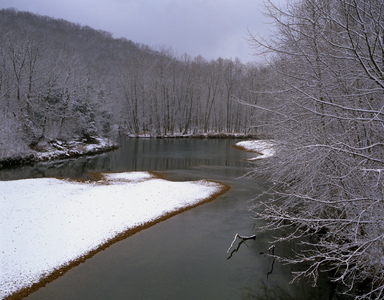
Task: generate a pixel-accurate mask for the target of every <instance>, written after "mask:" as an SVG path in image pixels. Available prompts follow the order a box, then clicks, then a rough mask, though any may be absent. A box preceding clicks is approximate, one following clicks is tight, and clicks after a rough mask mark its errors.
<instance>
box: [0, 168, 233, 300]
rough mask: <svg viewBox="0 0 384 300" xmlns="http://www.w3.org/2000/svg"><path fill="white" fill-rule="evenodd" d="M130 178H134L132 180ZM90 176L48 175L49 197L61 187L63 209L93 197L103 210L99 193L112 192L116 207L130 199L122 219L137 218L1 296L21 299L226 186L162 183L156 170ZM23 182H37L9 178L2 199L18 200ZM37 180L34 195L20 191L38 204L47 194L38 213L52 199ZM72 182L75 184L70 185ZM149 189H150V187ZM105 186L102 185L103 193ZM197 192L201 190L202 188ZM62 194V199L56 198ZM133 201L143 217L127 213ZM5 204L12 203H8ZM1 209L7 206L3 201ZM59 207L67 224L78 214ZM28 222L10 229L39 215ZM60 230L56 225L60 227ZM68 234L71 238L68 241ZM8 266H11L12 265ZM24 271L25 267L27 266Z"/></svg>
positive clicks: (214, 195)
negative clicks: (51, 187) (51, 183)
mask: <svg viewBox="0 0 384 300" xmlns="http://www.w3.org/2000/svg"><path fill="white" fill-rule="evenodd" d="M136 174H137V175H136ZM136 177H137V178H138V179H136ZM95 178H98V180H97V181H96V182H78V181H65V180H64V181H63V180H61V181H59V182H57V183H56V181H57V179H53V180H55V181H54V189H55V191H56V195H55V199H56V198H57V197H58V196H59V195H60V191H61V190H63V191H67V192H66V193H69V194H70V195H69V196H65V195H64V194H61V196H60V197H61V201H60V203H66V202H68V204H67V205H64V207H71V206H73V205H77V204H79V201H83V202H81V203H83V204H82V205H86V203H88V202H89V201H90V202H89V203H94V202H95V201H96V200H99V201H101V200H102V203H101V204H102V205H101V206H100V205H99V206H100V207H101V208H103V210H105V209H107V207H106V206H105V204H103V203H104V202H105V201H107V202H108V203H109V202H111V200H110V199H109V200H108V199H106V198H108V197H103V195H112V194H113V195H114V199H115V200H113V201H115V202H116V201H117V202H118V203H120V204H118V205H123V203H124V202H125V203H126V201H128V202H130V201H131V200H133V202H132V203H131V204H126V205H128V206H129V207H130V208H129V209H128V211H127V212H131V214H132V213H133V215H132V217H129V218H128V217H127V215H126V213H124V214H123V219H127V220H128V219H130V221H129V222H131V223H132V220H133V221H134V220H135V219H137V218H139V219H137V220H136V221H134V222H133V223H132V224H133V225H128V227H126V229H125V230H123V231H121V232H116V233H115V229H113V230H112V231H113V235H111V236H110V237H108V235H107V236H106V235H103V238H102V239H101V241H100V242H99V243H98V244H97V246H96V247H93V248H91V249H90V250H87V251H86V252H84V253H83V254H82V255H80V256H77V257H76V258H73V259H70V260H68V261H66V262H65V263H62V264H60V265H55V266H54V267H53V269H50V270H49V271H48V269H47V271H46V274H45V272H43V273H41V274H40V279H39V280H38V281H35V282H31V284H27V285H26V286H25V287H21V288H20V289H18V290H16V291H14V292H12V293H11V294H8V295H6V296H5V297H4V298H3V299H12V300H13V299H22V298H24V297H26V296H27V295H29V294H31V293H32V292H34V291H36V290H38V289H39V288H41V287H43V286H45V285H46V284H47V283H49V282H51V281H53V280H55V279H56V278H58V277H60V276H62V275H64V274H65V273H66V272H67V271H69V270H70V269H72V268H73V267H75V266H77V265H79V264H81V263H82V262H85V261H86V260H87V259H88V258H90V257H92V256H94V255H95V254H97V253H98V252H100V251H103V250H105V249H106V248H108V247H109V246H111V245H112V244H114V243H116V242H118V241H121V240H123V239H125V238H127V237H129V236H132V235H133V234H135V233H137V232H139V231H141V230H144V229H146V228H149V227H151V226H153V225H155V224H157V223H159V222H161V221H164V220H167V219H169V218H171V217H173V216H175V215H177V214H180V213H182V212H184V211H187V210H189V209H192V208H194V207H197V206H199V205H202V204H204V203H207V202H210V201H212V200H214V199H216V198H217V197H218V196H220V195H222V194H223V193H225V192H226V191H228V189H229V187H228V186H226V185H224V184H221V183H218V182H214V181H205V180H199V181H191V182H173V181H167V180H165V179H162V178H161V176H160V175H158V174H156V173H148V172H128V173H109V174H108V173H107V174H105V173H104V174H100V176H95ZM43 180H51V179H43ZM132 180H133V181H132ZM137 180H138V181H137ZM28 182H31V183H32V184H38V182H40V181H38V180H36V179H34V180H27V181H24V182H22V181H20V180H19V181H17V182H14V183H15V184H17V187H16V188H13V189H10V190H9V192H7V193H6V194H5V197H6V198H7V199H8V200H7V201H8V202H9V201H11V200H12V199H21V198H20V195H19V194H20V193H19V192H18V191H22V189H21V188H20V187H19V185H21V186H23V185H25V184H27V183H28ZM60 182H61V183H60ZM4 184H5V185H4V186H3V188H5V189H6V190H8V189H9V188H10V186H12V184H13V183H12V182H5V183H4ZM42 184H43V185H42V186H41V187H40V188H37V186H35V187H36V188H35V189H34V190H38V192H36V193H35V196H30V194H31V191H32V190H31V189H28V190H26V191H25V193H27V194H25V193H24V194H25V195H28V196H29V197H31V199H30V200H28V199H27V200H26V201H27V202H28V203H30V202H31V201H32V200H34V199H36V200H37V199H38V203H40V202H41V200H40V199H44V198H45V196H44V195H50V196H49V197H48V202H47V200H45V202H44V201H43V202H42V203H41V205H40V204H39V205H32V207H36V206H39V207H40V209H39V215H40V214H42V213H43V212H41V208H46V207H47V206H46V205H44V203H45V204H48V206H51V205H53V202H51V201H49V199H51V198H52V196H51V195H52V193H50V192H49V191H50V190H49V191H48V192H45V193H44V191H42V189H41V188H43V187H44V186H46V184H45V183H42ZM57 184H59V185H57ZM62 184H64V185H65V187H64V189H63V188H62V187H60V185H62ZM40 185H41V183H40ZM48 185H49V183H48ZM67 185H68V187H67ZM73 185H74V186H75V187H73ZM78 185H80V188H79V187H77V186H78ZM138 185H141V186H142V187H141V188H140V187H138ZM150 187H153V189H152V188H150ZM73 189H74V190H73ZM94 189H96V190H95V191H94V192H92V191H93V190H94ZM105 189H107V192H106V190H105ZM132 189H133V190H132ZM135 189H136V192H134V190H135ZM137 189H138V190H137ZM72 190H73V191H72ZM84 190H86V191H87V190H89V191H90V192H89V193H88V192H86V193H85V194H84ZM150 190H154V192H150ZM185 190H189V191H190V193H187V194H188V195H186V194H185V193H184V192H185ZM203 190H204V191H205V192H203ZM71 191H72V193H71ZM77 191H78V192H79V193H80V195H78V196H74V194H73V192H76V193H77ZM103 191H104V192H103ZM138 191H141V192H140V193H141V194H143V193H144V195H141V194H140V196H139V194H137V192H138ZM159 192H161V194H159ZM14 193H16V194H14ZM127 193H128V194H127ZM153 193H155V194H156V197H155V196H154V194H153ZM194 193H197V194H196V195H195V196H191V195H194ZM12 195H13V196H12ZM95 195H97V196H96V197H98V198H99V199H94V197H95ZM119 195H121V196H119ZM171 195H173V196H171ZM202 195H205V196H202ZM15 197H16V198H15ZM62 197H64V198H63V199H62ZM68 197H69V198H68ZM73 197H74V198H73ZM159 197H160V198H159ZM170 197H171V198H170ZM22 198H24V197H22ZM27 198H28V197H27ZM100 198H102V199H101V200H100ZM136 198H137V199H136ZM87 199H88V200H87ZM161 199H163V200H161ZM172 199H173V200H172ZM160 200H161V201H160ZM19 201H20V200H17V203H18V202H19ZM39 201H40V202H39ZM84 201H85V202H84ZM99 201H96V203H94V204H93V205H92V206H95V205H96V206H97V203H98V202H99ZM137 201H139V202H140V203H141V206H143V205H144V208H145V207H147V209H145V216H146V217H144V219H143V218H142V217H143V216H142V214H143V212H142V207H141V208H140V209H141V210H140V209H139V208H138V211H137V212H136V213H135V212H132V209H134V207H138V206H137ZM159 201H160V202H159ZM164 201H166V202H164ZM8 202H7V203H8ZM32 202H33V201H32ZM115 202H114V203H115ZM156 202H157V204H156ZM10 203H12V201H11V202H10ZM55 203H56V201H55ZM71 203H72V204H71ZM115 204H117V203H115ZM159 204H160V206H159ZM54 205H61V204H54ZM124 205H125V204H124ZM132 205H133V206H132ZM164 205H166V206H164ZM19 206H20V205H19ZM19 206H18V208H17V210H16V211H18V212H19V211H20V208H21V207H19ZM7 207H9V205H8V206H7ZM22 207H23V209H24V210H25V211H26V213H27V215H28V216H31V214H32V215H33V214H34V213H33V209H32V208H31V207H29V208H26V207H24V205H23V206H22ZM54 207H56V206H54ZM60 207H61V206H57V209H58V210H59V211H60V215H63V214H64V215H66V218H65V220H69V221H71V222H70V223H74V222H77V221H76V220H77V219H78V218H76V216H75V215H74V216H73V218H72V217H71V218H69V216H70V215H71V212H68V211H67V212H66V211H62V209H59V208H60ZM156 207H157V208H156ZM165 207H168V208H165ZM89 208H91V207H89ZM36 209H37V208H36ZM109 209H110V208H108V209H107V211H105V212H104V213H102V214H101V215H106V216H108V214H110V212H109ZM31 210H32V211H31ZM46 210H47V209H45V210H44V211H46ZM51 210H52V208H48V212H49V211H51ZM12 211H15V210H12ZM75 211H76V214H78V213H79V212H80V211H79V210H75ZM87 211H88V210H87ZM91 211H92V210H91ZM121 211H122V209H119V212H117V211H116V210H115V211H114V212H113V215H112V218H108V219H109V220H110V221H114V220H116V218H118V217H119V216H118V214H119V213H121ZM123 211H124V209H123ZM135 211H136V210H135ZM52 212H53V211H52ZM57 213H58V212H57ZM72 213H74V212H72ZM43 214H44V213H43ZM68 214H69V215H68ZM88 214H90V213H88ZM6 215H7V216H9V217H10V218H11V216H12V214H10V213H7V214H6ZM27 215H25V216H27ZM48 215H49V213H48ZM91 215H92V216H93V217H92V220H93V218H94V216H95V215H98V213H97V214H95V212H93V213H91ZM148 216H149V217H148ZM151 216H153V217H151ZM47 217H49V216H47V214H44V219H46V218H47ZM67 217H68V219H67ZM12 219H13V220H14V218H13V217H12ZM16 219H17V218H16ZM58 219H60V217H59V216H57V217H55V218H54V219H53V220H58ZM112 219H113V220H112ZM81 220H83V218H81ZM140 220H143V221H140ZM4 221H5V220H4ZM31 221H32V223H30V222H29V221H28V218H27V220H23V221H21V222H16V223H17V224H16V225H17V226H16V225H15V226H16V227H12V228H15V230H16V231H17V230H18V228H19V227H20V226H22V224H23V223H25V224H27V225H28V228H30V227H31V225H30V224H33V223H34V222H38V224H40V222H41V218H39V220H36V221H34V219H31ZM55 222H56V221H54V223H55ZM82 222H83V221H82ZM129 222H128V223H129ZM101 223H102V224H104V225H103V226H105V225H106V223H105V222H101ZM128 223H127V224H128ZM12 224H13V223H12ZM92 224H95V223H94V221H92ZM112 224H114V223H113V222H112V223H111V225H109V227H110V226H112V227H113V226H114V225H112ZM27 225H26V226H27ZM56 225H57V224H56ZM10 226H11V225H10ZM52 226H53V228H59V227H57V226H54V225H53V224H51V226H50V228H51V227H52ZM70 226H73V224H71V225H70ZM81 227H83V228H87V226H81ZM91 227H92V226H91ZM60 228H62V227H61V226H60ZM113 228H115V227H113ZM51 229H52V228H51ZM51 229H49V230H51ZM79 229H81V228H79ZM39 230H41V229H39ZM81 230H83V229H81ZM84 230H86V231H87V230H89V229H84ZM92 230H93V229H92ZM89 233H90V234H91V236H92V233H91V232H89ZM20 234H21V235H20V238H22V236H24V235H25V234H26V233H25V231H24V230H20ZM57 235H59V236H66V234H65V233H64V234H60V233H56V234H55V236H54V241H51V243H53V244H55V245H56V247H57V245H61V248H62V247H64V246H65V247H66V244H63V242H55V239H56V236H57ZM88 235H89V234H87V235H86V236H88ZM28 236H30V235H28ZM83 237H84V235H82V239H84V238H83ZM41 238H42V236H41V235H40V234H38V235H36V239H38V240H40V239H41ZM73 238H75V237H73ZM73 238H71V240H72V239H73ZM76 238H77V237H76ZM76 238H75V239H76ZM14 239H15V240H16V239H17V234H16V236H14V235H12V237H11V240H12V241H11V240H10V242H11V244H12V242H13V240H14ZM22 240H23V238H22ZM46 242H47V241H46ZM28 243H29V244H30V243H31V240H29V241H28ZM40 244H44V241H42V242H41V243H40V242H39V245H40ZM17 245H19V244H15V246H12V247H16V248H15V250H16V249H17V247H18V246H17ZM45 245H46V244H45ZM12 247H11V248H12ZM21 247H23V249H24V248H25V247H24V246H21ZM38 247H40V246H38ZM45 247H46V246H45ZM48 247H49V246H48ZM77 247H79V246H77ZM23 249H21V250H22V252H23V251H24V250H26V251H27V252H26V253H24V252H23V253H24V255H23V256H26V255H32V256H33V251H32V252H31V249H30V248H25V249H24V250H23ZM28 249H29V250H28ZM35 250H36V249H35ZM4 251H6V250H5V249H3V255H4ZM6 252H7V251H6ZM28 252H31V254H27V253H28ZM35 252H36V251H35ZM53 252H55V251H53ZM8 253H9V252H8ZM50 253H52V251H50ZM12 255H13V254H12ZM41 255H43V256H45V255H44V254H42V253H41V252H40V251H39V256H40V257H41ZM50 255H51V254H49V256H50ZM54 255H56V254H54ZM11 257H13V256H11ZM23 259H25V258H23ZM28 260H29V261H31V259H27V261H28ZM11 261H12V259H11ZM3 262H5V261H3ZM15 262H16V260H15ZM34 264H36V263H32V265H34ZM22 265H24V264H22ZM14 267H15V266H14ZM14 267H12V269H13V268H14ZM23 269H24V267H23ZM6 270H7V268H5V269H4V271H6ZM25 270H29V269H28V267H27V269H25ZM32 278H33V277H32ZM3 279H4V278H3ZM24 280H25V279H24ZM8 281H9V280H8ZM6 282H7V279H6ZM27 282H29V281H28V280H27V281H26V282H25V283H27ZM6 286H7V284H6V285H5V286H4V288H5V291H6V290H7V288H6ZM3 292H4V291H3Z"/></svg>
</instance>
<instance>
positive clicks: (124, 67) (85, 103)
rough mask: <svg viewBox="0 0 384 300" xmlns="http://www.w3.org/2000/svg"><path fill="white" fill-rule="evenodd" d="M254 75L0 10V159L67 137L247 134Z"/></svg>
mask: <svg viewBox="0 0 384 300" xmlns="http://www.w3.org/2000/svg"><path fill="white" fill-rule="evenodd" d="M262 73H263V70H262V68H261V67H258V66H256V65H252V64H247V65H244V64H242V63H240V62H239V61H238V60H227V59H221V58H218V59H217V60H213V61H206V60H205V59H203V58H202V57H197V58H194V59H192V58H191V57H189V56H188V55H186V54H185V55H183V56H181V57H175V56H174V55H173V54H172V51H171V50H167V49H163V50H160V51H154V50H152V49H150V48H148V47H147V46H145V45H139V44H135V43H133V42H131V41H128V40H126V39H115V38H113V37H112V35H111V34H110V33H108V32H103V31H96V30H93V29H92V28H89V27H87V26H80V25H78V24H73V23H70V22H67V21H64V20H55V19H52V18H49V17H44V16H38V15H34V14H31V13H27V12H18V11H16V10H13V9H7V10H1V11H0V120H1V123H2V124H1V125H2V126H1V129H0V157H5V156H10V155H15V154H23V153H27V152H28V151H30V148H31V147H32V148H33V147H34V146H35V145H37V144H39V143H41V142H43V141H47V140H51V139H55V138H61V139H70V138H74V137H76V136H79V137H84V136H90V135H104V136H111V135H112V134H113V133H114V132H115V131H116V130H119V131H122V132H124V133H128V134H133V135H180V134H192V133H217V132H229V133H235V132H236V133H248V132H252V131H253V130H252V129H251V127H250V125H251V117H252V114H251V111H250V110H249V109H248V108H247V107H244V106H243V105H240V104H239V102H238V101H236V100H235V99H243V100H247V101H249V102H252V103H254V102H255V101H256V100H255V99H257V97H256V96H255V95H254V93H253V92H250V90H252V89H253V87H254V86H255V85H256V82H257V80H258V75H259V74H260V76H262Z"/></svg>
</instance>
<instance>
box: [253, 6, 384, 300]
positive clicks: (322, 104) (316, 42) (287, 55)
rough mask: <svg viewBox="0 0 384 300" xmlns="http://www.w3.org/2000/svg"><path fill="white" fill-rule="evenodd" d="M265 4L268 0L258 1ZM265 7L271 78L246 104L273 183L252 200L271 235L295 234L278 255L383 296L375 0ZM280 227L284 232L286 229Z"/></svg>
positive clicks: (380, 81) (382, 27)
mask: <svg viewBox="0 0 384 300" xmlns="http://www.w3.org/2000/svg"><path fill="white" fill-rule="evenodd" d="M268 2H269V1H268ZM267 9H268V13H269V15H270V17H271V18H272V20H273V21H274V22H275V24H276V32H277V34H276V36H275V38H273V39H270V40H269V41H266V40H263V39H262V38H260V37H256V36H251V39H252V41H253V43H254V46H255V49H256V51H259V52H260V53H267V54H268V55H267V57H268V59H269V61H270V66H271V75H272V76H271V78H273V80H271V81H270V82H271V83H272V85H270V86H269V88H268V91H264V92H263V91H261V90H259V91H258V92H257V94H259V95H260V96H262V95H269V96H270V95H272V98H271V101H270V102H269V103H268V105H265V104H263V105H253V106H254V107H255V108H256V109H257V110H258V114H259V117H258V120H262V121H265V120H268V122H266V123H265V124H264V125H266V126H265V127H263V130H264V132H265V133H266V134H268V135H269V136H271V137H272V138H273V139H274V140H275V143H276V147H277V149H278V155H276V157H275V158H274V159H271V160H269V161H265V162H264V164H265V165H264V167H260V166H258V170H256V169H255V173H259V170H260V169H263V170H267V172H268V173H269V174H270V178H271V180H272V181H273V182H274V183H275V184H274V185H273V188H272V189H271V191H270V192H271V197H270V199H269V200H268V201H266V202H264V203H261V204H260V203H259V204H258V205H256V207H255V213H256V215H257V216H258V217H260V218H264V219H266V220H267V221H268V223H267V224H268V225H267V226H266V227H265V228H266V229H267V228H269V229H273V230H276V229H278V228H283V229H284V232H285V235H282V236H280V237H279V238H277V240H276V242H278V241H286V240H294V241H298V242H300V241H301V250H302V251H300V252H299V253H297V254H296V255H293V256H291V257H284V258H282V259H284V260H285V261H288V262H291V263H305V265H306V266H307V268H304V269H303V270H302V271H300V272H297V273H295V275H296V276H297V277H296V278H301V277H310V278H311V279H313V281H314V282H316V280H317V278H318V275H319V272H328V274H330V276H331V278H332V280H333V281H334V282H336V283H340V284H341V285H342V286H344V287H345V289H344V292H345V293H347V294H352V295H355V297H356V299H383V297H384V272H383V270H384V217H383V216H384V214H383V212H384V193H383V187H384V186H383V177H382V172H383V170H384V111H383V108H384V2H383V1H382V0H378V1H376V0H298V1H292V2H290V3H289V4H287V5H285V6H282V7H277V6H275V5H273V4H272V2H269V4H268V6H267ZM286 229H288V233H287V231H286Z"/></svg>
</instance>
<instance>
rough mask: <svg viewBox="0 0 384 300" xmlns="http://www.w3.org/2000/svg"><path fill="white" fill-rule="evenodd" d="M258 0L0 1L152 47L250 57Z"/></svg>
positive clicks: (258, 26) (259, 21)
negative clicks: (249, 37)
mask: <svg viewBox="0 0 384 300" xmlns="http://www.w3.org/2000/svg"><path fill="white" fill-rule="evenodd" d="M262 3H263V0H65V1H64V0H0V9H1V8H9V7H13V8H16V9H17V10H20V11H30V12H33V13H37V14H40V15H47V16H50V17H53V18H61V19H65V20H68V21H70V22H74V23H79V24H81V25H88V26H90V27H92V28H95V29H99V30H105V31H108V32H111V33H113V36H114V37H116V38H120V37H125V38H127V39H129V40H132V41H133V42H136V43H142V44H146V45H149V46H150V47H152V48H154V49H160V48H161V47H171V48H172V50H173V51H174V53H175V54H176V55H182V54H183V53H187V54H189V55H191V56H192V57H195V56H197V55H202V56H203V57H204V58H206V59H216V58H218V57H222V58H236V57H238V58H240V60H241V61H242V62H247V61H254V60H257V58H256V57H254V56H253V55H251V53H252V49H250V47H249V45H248V43H247V41H246V37H247V30H248V29H249V30H250V31H252V32H253V33H261V34H264V35H266V34H268V24H267V22H268V20H266V18H265V17H264V16H263V14H262V12H261V10H262Z"/></svg>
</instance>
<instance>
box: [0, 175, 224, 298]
mask: <svg viewBox="0 0 384 300" xmlns="http://www.w3.org/2000/svg"><path fill="white" fill-rule="evenodd" d="M151 174H153V175H155V176H156V177H158V178H162V176H161V175H159V174H158V173H154V172H151ZM91 176H92V177H93V179H98V178H101V175H100V174H98V173H93V174H92V175H91ZM210 182H215V181H210ZM220 185H221V186H222V187H221V189H220V190H219V191H217V192H216V193H214V194H213V195H212V196H210V197H209V198H206V199H204V200H202V201H200V202H198V203H195V204H192V205H189V206H186V207H183V208H180V209H177V210H174V211H171V212H168V213H166V214H164V215H162V216H159V217H157V218H155V219H153V220H151V221H149V222H145V223H143V224H141V225H139V226H136V227H132V228H129V229H128V230H126V231H124V232H122V233H120V234H118V235H116V236H115V237H113V238H111V239H109V240H108V241H106V242H105V243H103V244H100V245H99V246H98V247H97V248H96V249H94V250H92V251H90V252H89V253H87V254H85V255H83V256H81V257H79V258H77V259H75V260H73V261H70V262H68V263H66V264H65V265H63V266H61V267H59V268H57V269H55V270H54V271H53V272H51V273H50V274H48V275H46V276H44V277H42V278H41V279H40V281H39V282H36V283H34V284H33V285H32V286H29V287H25V288H22V289H20V290H19V291H17V292H15V293H13V294H11V295H9V296H7V297H5V298H4V300H16V299H23V298H25V297H27V296H28V295H29V294H31V293H33V292H35V291H37V290H38V289H40V288H41V287H44V286H45V285H46V284H48V283H50V282H52V281H53V280H55V279H57V278H59V277H60V276H62V275H64V274H65V273H66V272H68V271H69V270H70V269H72V268H73V267H76V266H78V265H79V264H81V263H83V262H85V261H86V260H87V259H89V258H91V257H93V256H94V255H95V254H97V253H98V252H100V251H104V250H106V249H107V248H108V247H109V246H111V245H113V244H115V243H116V242H119V241H121V240H124V239H126V238H127V237H129V236H132V235H134V234H136V233H137V232H139V231H141V230H144V229H147V228H149V227H151V226H153V225H155V224H157V223H159V222H162V221H165V220H167V219H169V218H171V217H173V216H175V215H178V214H180V213H182V212H185V211H187V210H190V209H192V208H195V207H197V206H200V205H202V204H205V203H208V202H211V201H213V200H214V199H216V198H217V197H219V196H220V195H222V194H224V193H225V192H227V191H228V190H229V186H227V185H224V184H222V183H220Z"/></svg>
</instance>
